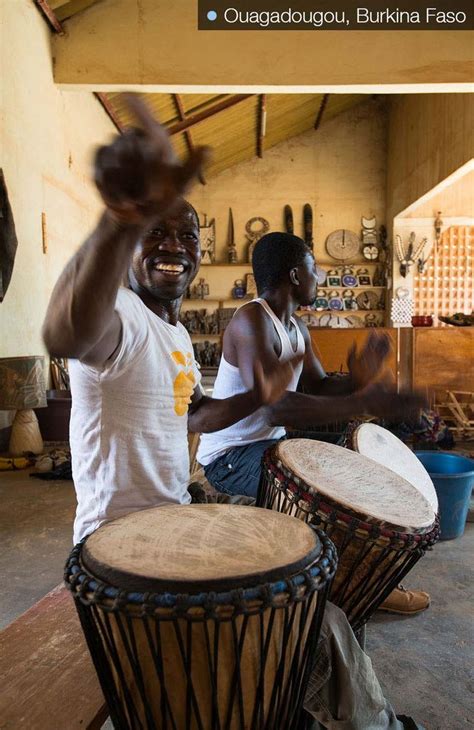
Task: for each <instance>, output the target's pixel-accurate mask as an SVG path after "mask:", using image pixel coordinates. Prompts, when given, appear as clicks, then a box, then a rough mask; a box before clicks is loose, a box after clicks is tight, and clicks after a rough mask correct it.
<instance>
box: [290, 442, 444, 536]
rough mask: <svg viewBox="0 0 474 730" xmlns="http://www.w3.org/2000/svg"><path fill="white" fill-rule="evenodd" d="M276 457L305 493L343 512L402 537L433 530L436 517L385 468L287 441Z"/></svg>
mask: <svg viewBox="0 0 474 730" xmlns="http://www.w3.org/2000/svg"><path fill="white" fill-rule="evenodd" d="M276 457H277V459H279V460H280V461H281V463H282V465H283V466H284V467H286V469H287V470H289V471H291V472H292V473H293V474H295V475H296V476H297V477H299V478H300V479H301V480H302V481H304V483H305V484H306V485H308V487H309V491H311V490H313V491H314V492H318V493H319V494H321V495H324V496H326V497H327V498H328V499H330V500H331V501H332V502H336V503H337V504H340V505H341V507H342V508H343V509H345V510H349V511H352V512H356V513H357V514H358V515H362V516H365V517H366V518H368V520H369V521H373V520H374V519H375V520H378V521H379V522H382V523H388V524H389V525H392V526H394V527H396V528H397V529H400V530H402V531H403V532H416V531H418V530H423V529H426V528H428V527H431V526H432V525H433V523H434V521H435V513H434V511H433V508H432V507H431V505H430V504H429V502H428V501H427V500H426V498H425V497H424V496H423V495H422V494H421V492H419V491H418V489H416V488H415V487H414V486H413V485H412V484H410V482H408V481H406V479H403V478H402V477H401V476H399V475H398V474H395V472H393V471H391V470H390V469H387V467H385V466H382V465H381V464H378V463H377V462H376V461H373V460H372V459H368V458H367V457H366V456H362V455H361V454H358V453H356V452H355V451H350V450H349V449H345V448H343V447H342V446H334V445H333V444H328V443H324V442H322V441H314V440H312V439H288V440H287V441H282V442H281V443H280V444H278V446H277V447H276Z"/></svg>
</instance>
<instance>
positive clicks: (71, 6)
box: [50, 0, 97, 21]
mask: <svg viewBox="0 0 474 730" xmlns="http://www.w3.org/2000/svg"><path fill="white" fill-rule="evenodd" d="M96 3H97V0H67V1H66V2H64V0H59V2H57V1H56V2H53V0H50V4H51V6H52V7H53V9H54V10H55V12H56V17H57V18H58V20H60V21H63V20H67V18H70V17H72V16H73V15H76V13H81V12H82V11H83V10H87V8H90V7H91V6H92V5H95V4H96Z"/></svg>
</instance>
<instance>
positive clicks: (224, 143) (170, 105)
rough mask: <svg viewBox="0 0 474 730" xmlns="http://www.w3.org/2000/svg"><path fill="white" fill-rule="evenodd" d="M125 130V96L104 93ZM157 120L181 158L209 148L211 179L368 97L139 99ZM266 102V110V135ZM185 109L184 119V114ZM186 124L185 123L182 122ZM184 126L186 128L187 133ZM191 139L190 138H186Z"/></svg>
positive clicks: (182, 96) (127, 120)
mask: <svg viewBox="0 0 474 730" xmlns="http://www.w3.org/2000/svg"><path fill="white" fill-rule="evenodd" d="M100 96H101V97H102V99H103V100H104V101H105V103H106V106H107V108H108V109H109V112H110V113H111V116H112V118H113V119H114V121H115V122H116V124H117V125H118V126H119V127H120V128H124V127H127V126H129V125H132V124H133V118H132V116H131V115H130V112H129V111H128V108H127V105H126V101H125V99H124V95H123V94H120V93H113V94H101V95H100ZM140 96H141V97H142V98H143V99H144V100H145V101H146V103H147V104H148V105H149V107H150V108H151V110H152V111H153V113H154V115H155V116H156V118H157V119H158V120H159V121H160V122H161V123H162V124H163V125H164V126H165V127H167V128H168V129H169V130H170V134H171V135H172V142H173V146H174V148H175V150H176V153H177V154H178V155H179V156H180V157H183V156H184V155H185V154H186V152H187V150H188V148H189V145H190V144H191V145H193V146H197V145H209V146H210V147H211V148H212V150H213V156H212V160H211V162H210V163H209V165H208V166H207V168H206V178H210V177H213V176H215V175H218V174H219V173H220V172H222V171H223V170H225V169H227V168H229V167H232V166H233V165H236V164H237V163H239V162H244V161H245V160H250V159H252V157H254V156H255V155H256V154H257V153H258V147H259V136H260V137H261V152H262V154H263V155H264V154H265V150H268V149H270V148H271V147H273V146H274V145H277V144H279V143H280V142H283V141H285V140H287V139H290V138H291V137H295V136H297V135H298V134H302V133H303V132H307V131H309V130H311V129H314V130H315V131H314V133H315V134H317V129H315V125H316V124H318V126H319V125H321V124H324V123H325V122H327V121H328V120H329V119H331V118H333V117H335V116H337V115H338V114H341V113H342V112H344V111H345V110H346V109H348V108H350V107H352V106H354V105H355V104H358V103H359V102H361V101H362V100H364V99H366V98H367V97H366V96H364V95H362V94H265V95H264V99H262V95H260V94H252V95H236V94H215V95H212V94H179V95H176V94H140ZM262 101H264V104H265V108H266V120H265V121H266V123H265V134H264V136H261V134H262V131H263V130H262V124H261V118H262V113H261V109H262ZM179 107H181V110H182V114H180V113H179ZM183 120H184V121H183ZM183 127H185V129H183ZM186 137H187V139H186Z"/></svg>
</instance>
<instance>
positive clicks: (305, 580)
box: [65, 526, 337, 730]
mask: <svg viewBox="0 0 474 730" xmlns="http://www.w3.org/2000/svg"><path fill="white" fill-rule="evenodd" d="M310 527H311V529H312V530H313V531H314V532H315V533H316V534H317V535H318V538H319V541H320V545H321V550H320V551H319V554H317V555H316V556H315V555H314V553H310V554H309V556H308V558H307V560H308V561H309V564H308V565H307V567H306V568H305V569H300V568H295V571H294V574H293V575H291V576H290V577H288V578H286V579H282V580H278V581H275V582H267V583H263V584H262V585H260V586H255V587H252V588H248V589H245V588H239V589H235V590H228V591H222V592H208V593H204V592H202V593H199V594H190V595H188V594H176V595H174V594H171V593H169V592H168V593H162V594H158V593H151V592H143V593H141V592H128V591H126V590H121V589H119V588H116V587H114V586H111V585H110V584H106V583H104V582H103V581H100V580H98V579H97V578H96V577H95V576H93V575H92V574H91V573H90V572H89V571H88V570H87V568H86V567H85V566H84V565H83V563H82V559H81V552H82V547H83V544H84V541H83V542H82V543H80V544H79V545H77V546H76V547H75V548H74V549H73V551H72V553H71V556H70V558H69V560H68V561H67V563H66V567H65V580H66V584H67V586H68V588H69V589H70V590H71V591H72V593H73V597H74V599H75V604H76V608H77V611H78V614H79V618H80V621H81V625H82V628H83V630H84V633H85V636H86V640H87V644H88V647H89V650H90V652H91V656H92V659H93V662H94V665H95V668H96V671H97V673H98V675H99V679H100V683H101V687H102V690H103V692H104V696H105V698H106V700H107V704H108V708H109V712H110V715H111V719H112V722H113V724H114V727H115V728H116V730H145V728H146V729H147V730H158V729H160V730H191V729H192V730H230V728H232V730H303V728H305V727H306V721H305V719H304V718H303V716H302V704H303V698H304V695H305V690H306V687H307V683H308V678H309V673H310V672H311V670H312V667H313V662H314V656H315V651H316V646H317V641H318V636H319V631H320V627H321V622H322V617H323V611H324V606H325V603H326V599H327V594H328V591H329V587H330V584H331V580H332V578H333V576H334V573H335V570H336V566H337V556H336V551H335V549H334V546H333V544H332V542H331V540H330V539H329V538H328V536H327V535H325V534H324V533H323V532H322V531H321V530H319V529H317V528H315V527H313V526H310ZM137 580H139V577H137ZM238 580H242V576H239V577H238V578H237V577H236V581H238ZM204 584H205V581H204ZM279 598H280V599H283V601H282V600H280V601H279V600H278V599H279ZM267 609H268V610H267ZM252 637H253V638H252ZM255 637H257V638H255ZM170 647H174V649H171V648H170ZM248 671H250V672H251V682H250V684H249V680H248V677H247V676H246V674H245V672H248ZM176 685H177V686H176Z"/></svg>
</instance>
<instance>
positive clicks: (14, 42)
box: [0, 0, 114, 356]
mask: <svg viewBox="0 0 474 730" xmlns="http://www.w3.org/2000/svg"><path fill="white" fill-rule="evenodd" d="M0 18H1V25H2V27H1V30H2V34H3V41H4V42H3V44H2V56H1V59H2V60H1V66H2V68H1V73H2V79H3V83H4V87H3V92H2V95H1V97H0V112H1V118H2V129H1V135H0V136H1V143H0V144H1V163H0V164H1V166H2V167H3V171H4V174H5V179H6V183H7V187H8V191H9V198H10V203H11V206H12V209H13V215H14V219H15V224H16V231H17V237H18V250H17V256H16V261H15V267H14V270H13V277H12V280H11V283H10V287H9V289H8V291H7V294H6V297H5V300H4V301H3V303H1V304H0V356H10V355H30V354H34V355H36V354H42V353H44V347H43V343H42V341H41V334H40V330H41V324H42V321H43V318H44V314H45V310H46V306H47V302H48V299H49V296H50V293H51V289H52V287H53V285H54V283H55V281H56V279H57V277H58V275H59V273H60V271H61V270H62V268H63V266H64V264H65V263H66V261H67V260H68V259H69V258H70V256H71V254H72V253H73V252H74V251H75V249H76V248H77V246H78V245H79V244H80V243H81V241H82V240H83V239H84V238H85V236H86V235H87V233H88V231H89V230H90V229H91V227H92V226H93V224H94V222H95V219H96V216H97V213H98V210H99V201H98V196H97V195H96V192H95V189H94V187H93V185H92V184H91V182H90V159H91V153H92V150H93V148H94V146H95V145H97V144H99V143H101V142H103V141H104V140H106V139H107V138H108V136H109V135H110V133H111V132H112V131H113V129H114V128H113V126H112V124H111V122H110V120H109V119H108V117H107V116H106V114H105V113H104V111H103V109H102V107H101V106H100V104H99V103H98V101H97V100H96V99H95V98H94V97H93V95H92V94H91V93H86V92H75V93H72V92H64V91H60V90H58V88H57V87H56V86H55V85H54V83H53V78H52V65H51V52H50V31H49V29H48V27H47V25H46V23H45V21H44V19H43V18H42V17H41V15H40V13H39V12H38V10H37V9H36V8H35V6H34V4H33V3H32V2H30V0H14V1H13V2H11V1H10V2H3V3H1V4H0ZM42 211H44V212H45V213H46V217H47V231H48V251H47V253H46V254H43V252H42V236H41V213H42Z"/></svg>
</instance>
